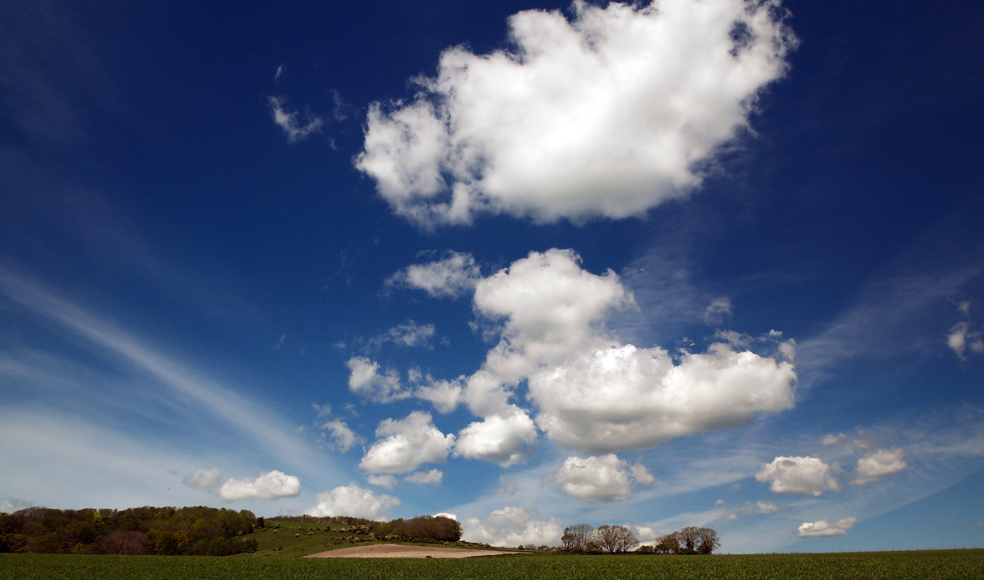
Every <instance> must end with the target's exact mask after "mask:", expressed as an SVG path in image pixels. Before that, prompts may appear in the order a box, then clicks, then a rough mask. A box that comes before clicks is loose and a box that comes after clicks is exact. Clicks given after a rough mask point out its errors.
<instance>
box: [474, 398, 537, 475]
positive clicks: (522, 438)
mask: <svg viewBox="0 0 984 580" xmlns="http://www.w3.org/2000/svg"><path fill="white" fill-rule="evenodd" d="M536 439H537V436H536V426H535V425H534V424H533V420H532V419H530V417H529V415H527V414H526V413H525V412H523V411H522V410H520V409H519V408H518V407H511V408H510V409H508V410H507V411H506V412H504V413H495V414H491V415H489V416H488V417H486V418H485V419H483V420H482V421H475V422H473V423H470V424H469V425H468V426H467V427H465V428H464V429H462V430H461V431H460V432H459V433H458V444H457V445H456V446H455V450H454V454H455V456H456V457H466V458H468V459H481V460H483V461H491V462H493V463H495V464H497V465H499V466H500V467H512V466H513V465H516V464H518V463H525V462H526V461H527V460H529V458H530V457H532V455H533V452H532V451H531V449H530V448H531V447H532V446H533V444H534V443H536Z"/></svg>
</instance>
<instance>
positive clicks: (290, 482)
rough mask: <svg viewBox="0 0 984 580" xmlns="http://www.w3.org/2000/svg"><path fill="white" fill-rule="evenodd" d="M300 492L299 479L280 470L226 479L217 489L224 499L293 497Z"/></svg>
mask: <svg viewBox="0 0 984 580" xmlns="http://www.w3.org/2000/svg"><path fill="white" fill-rule="evenodd" d="M300 493H301V480H300V479H298V478H297V477H295V476H293V475H287V474H286V473H283V472H281V471H277V470H274V471H269V472H266V473H261V474H260V476H259V477H255V478H254V477H247V478H244V479H232V478H230V479H228V480H226V482H225V483H223V484H222V486H221V487H220V488H219V489H218V494H219V497H221V498H222V499H223V500H225V501H237V500H241V499H257V498H258V499H279V498H282V497H295V496H297V495H300Z"/></svg>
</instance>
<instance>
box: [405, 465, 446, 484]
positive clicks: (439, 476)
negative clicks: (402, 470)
mask: <svg viewBox="0 0 984 580" xmlns="http://www.w3.org/2000/svg"><path fill="white" fill-rule="evenodd" d="M403 481H409V482H410V483H419V484H422V485H441V482H442V481H444V472H442V471H441V470H439V469H431V470H429V471H415V472H413V473H411V474H409V475H407V476H406V477H404V478H403Z"/></svg>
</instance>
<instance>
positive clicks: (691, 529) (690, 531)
mask: <svg viewBox="0 0 984 580" xmlns="http://www.w3.org/2000/svg"><path fill="white" fill-rule="evenodd" d="M677 533H678V534H680V544H681V546H680V553H681V554H696V553H697V544H698V543H699V542H700V528H698V527H697V526H687V527H686V528H683V529H682V530H680V531H679V532H677Z"/></svg>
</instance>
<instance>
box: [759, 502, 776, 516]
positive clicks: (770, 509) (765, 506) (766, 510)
mask: <svg viewBox="0 0 984 580" xmlns="http://www.w3.org/2000/svg"><path fill="white" fill-rule="evenodd" d="M779 511H782V508H781V507H779V506H777V505H776V504H774V503H770V502H764V501H757V502H755V513H757V514H762V515H765V514H774V513H776V512H779Z"/></svg>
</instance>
